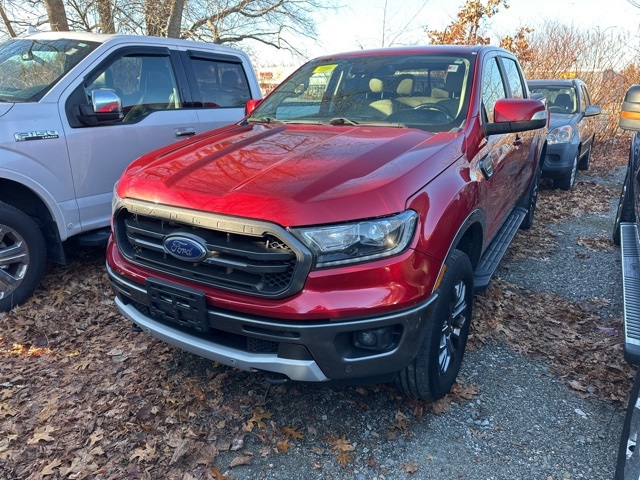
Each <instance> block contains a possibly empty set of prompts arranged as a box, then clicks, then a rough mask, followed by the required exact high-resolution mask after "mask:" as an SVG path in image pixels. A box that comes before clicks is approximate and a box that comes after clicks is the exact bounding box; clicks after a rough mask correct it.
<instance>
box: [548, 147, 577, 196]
mask: <svg viewBox="0 0 640 480" xmlns="http://www.w3.org/2000/svg"><path fill="white" fill-rule="evenodd" d="M578 156H579V152H577V151H576V155H575V157H574V158H573V162H572V164H571V171H570V172H569V173H568V174H567V175H566V176H564V177H562V178H556V179H555V180H554V181H553V186H554V187H555V188H559V189H560V190H571V189H572V188H573V186H574V185H575V183H576V172H577V170H578Z"/></svg>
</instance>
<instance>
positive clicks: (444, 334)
mask: <svg viewBox="0 0 640 480" xmlns="http://www.w3.org/2000/svg"><path fill="white" fill-rule="evenodd" d="M437 293H438V298H437V299H436V304H435V307H434V309H433V316H432V318H430V319H428V322H429V324H428V326H427V334H426V336H425V338H424V341H423V343H422V346H421V347H420V351H419V352H418V355H417V356H416V358H414V359H413V360H412V361H411V363H409V365H407V366H406V367H405V368H404V369H403V370H402V371H400V372H398V374H397V375H396V378H395V380H394V382H395V385H396V387H397V388H398V390H400V391H402V392H403V393H404V394H406V395H408V396H410V397H415V398H420V399H423V400H437V399H439V398H442V397H444V396H445V395H446V394H447V393H448V392H449V390H450V389H451V387H452V386H453V384H454V383H455V381H456V377H457V376H458V372H459V371H460V366H461V365H462V357H463V355H464V350H465V347H466V345H467V337H468V336H469V325H470V323H471V315H472V306H473V270H472V267H471V262H470V261H469V257H467V256H466V255H465V254H464V253H463V252H461V251H460V250H454V251H453V252H452V253H451V254H450V256H449V258H448V259H447V261H446V270H445V273H444V275H443V277H442V282H441V283H440V287H439V288H438V290H437Z"/></svg>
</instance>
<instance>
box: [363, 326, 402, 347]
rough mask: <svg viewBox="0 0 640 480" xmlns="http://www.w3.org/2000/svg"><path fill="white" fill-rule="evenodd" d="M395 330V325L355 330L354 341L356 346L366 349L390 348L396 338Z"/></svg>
mask: <svg viewBox="0 0 640 480" xmlns="http://www.w3.org/2000/svg"><path fill="white" fill-rule="evenodd" d="M394 330H395V329H394V326H393V325H390V326H388V327H381V328H375V329H372V330H360V331H359V332H355V335H354V338H353V343H354V345H355V346H356V347H358V348H364V349H366V350H377V351H384V350H388V349H389V348H391V346H392V345H393V343H394V341H395V339H396V335H395V333H394Z"/></svg>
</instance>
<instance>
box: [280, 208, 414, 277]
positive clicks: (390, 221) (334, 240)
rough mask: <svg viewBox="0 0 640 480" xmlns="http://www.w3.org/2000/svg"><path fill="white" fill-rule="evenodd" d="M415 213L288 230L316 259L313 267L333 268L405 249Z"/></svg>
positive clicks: (412, 231) (409, 238)
mask: <svg viewBox="0 0 640 480" xmlns="http://www.w3.org/2000/svg"><path fill="white" fill-rule="evenodd" d="M417 220H418V214H417V213H416V212H414V211H413V210H406V211H404V212H402V213H398V214H396V215H392V216H389V217H382V218H375V219H370V220H361V221H357V222H350V223H343V224H339V225H324V226H318V227H305V228H294V229H291V231H292V233H293V234H294V235H295V236H296V237H297V238H298V239H299V240H300V241H302V243H304V244H305V245H306V246H307V247H309V248H310V249H311V250H312V251H313V253H314V254H315V257H316V267H317V268H324V267H333V266H339V265H346V264H350V263H359V262H366V261H371V260H377V259H380V258H384V257H390V256H392V255H397V254H398V253H401V252H402V251H404V250H405V248H407V246H408V245H409V243H410V242H411V240H412V239H413V235H414V232H415V228H416V224H417Z"/></svg>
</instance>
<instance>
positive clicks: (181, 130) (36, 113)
mask: <svg viewBox="0 0 640 480" xmlns="http://www.w3.org/2000/svg"><path fill="white" fill-rule="evenodd" d="M252 98H253V99H257V98H260V90H259V88H258V82H257V79H256V76H255V73H254V71H253V68H252V67H251V63H250V62H249V58H248V57H247V55H245V54H244V53H243V52H240V51H238V50H235V49H231V48H227V47H222V46H219V45H207V44H204V43H199V42H188V41H180V40H175V39H166V38H165V39H162V38H153V37H141V36H126V35H99V34H89V33H72V32H56V33H39V34H35V35H31V36H29V37H25V38H17V39H11V40H8V41H6V42H4V43H0V125H1V126H2V128H0V312H1V311H5V310H9V309H11V308H12V307H13V306H15V305H17V304H19V303H21V302H23V301H24V300H25V299H27V298H28V297H29V296H30V295H31V294H32V293H33V291H34V290H35V288H36V287H37V285H38V283H39V281H40V278H41V276H42V273H43V270H44V267H45V263H46V261H47V259H49V260H51V261H53V262H57V263H64V262H65V254H64V249H63V247H62V243H63V242H64V241H65V240H67V239H69V238H71V237H76V238H77V239H78V240H79V242H80V243H84V244H102V245H105V244H106V241H107V238H108V235H109V221H110V217H111V215H110V214H111V193H112V191H113V185H114V184H115V182H116V180H117V179H118V178H119V177H120V175H121V174H122V172H123V171H124V169H125V167H126V166H127V165H128V164H129V163H130V162H131V161H133V160H134V159H135V158H136V157H138V156H140V155H141V154H143V153H146V152H148V151H150V150H153V149H156V148H158V147H161V146H163V145H167V144H170V143H175V142H176V141H179V140H182V139H184V138H185V137H189V136H191V135H195V134H196V133H200V132H205V131H207V130H211V129H213V128H217V127H221V126H223V125H227V124H230V123H233V122H236V121H238V120H240V119H241V118H242V117H243V116H244V107H245V104H246V101H247V100H249V99H252Z"/></svg>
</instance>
